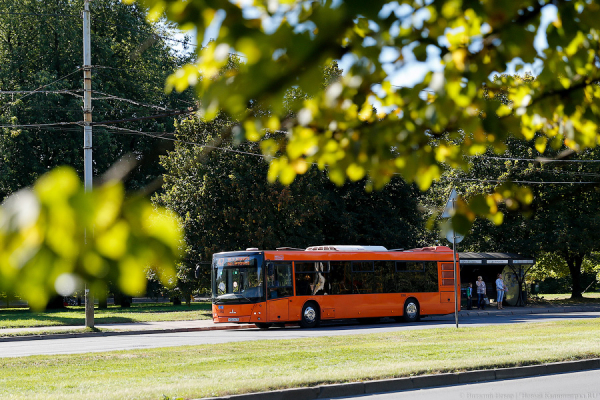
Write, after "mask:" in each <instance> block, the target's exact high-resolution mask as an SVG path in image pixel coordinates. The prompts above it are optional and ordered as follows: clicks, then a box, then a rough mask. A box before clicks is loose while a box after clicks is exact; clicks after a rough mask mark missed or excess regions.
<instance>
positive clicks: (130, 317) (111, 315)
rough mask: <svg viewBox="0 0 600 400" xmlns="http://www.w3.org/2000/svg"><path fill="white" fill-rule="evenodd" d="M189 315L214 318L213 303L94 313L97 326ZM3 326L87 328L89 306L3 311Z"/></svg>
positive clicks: (149, 305)
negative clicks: (143, 317)
mask: <svg viewBox="0 0 600 400" xmlns="http://www.w3.org/2000/svg"><path fill="white" fill-rule="evenodd" d="M186 312H187V313H189V312H196V313H198V312H200V313H201V314H202V315H204V316H208V317H210V316H211V304H210V303H192V304H190V305H189V306H188V305H185V304H183V305H178V306H174V305H172V304H171V303H133V304H131V307H129V308H122V307H121V306H114V305H110V306H109V307H108V308H107V309H98V307H96V308H95V310H94V322H95V323H96V324H117V323H132V322H140V320H139V318H136V317H135V316H136V315H140V314H161V313H186ZM0 320H1V323H0V328H1V327H34V326H62V325H84V324H85V307H84V306H67V307H65V308H63V309H56V310H46V311H42V312H34V311H30V310H29V309H28V308H9V309H2V308H0Z"/></svg>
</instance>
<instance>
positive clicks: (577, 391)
mask: <svg viewBox="0 0 600 400" xmlns="http://www.w3.org/2000/svg"><path fill="white" fill-rule="evenodd" d="M358 398H360V399H361V400H365V399H369V400H439V399H444V400H538V399H540V400H552V399H553V400H583V399H590V400H593V399H600V370H592V371H582V372H569V373H565V374H555V375H544V376H536V377H531V378H520V379H510V380H502V381H493V382H482V383H472V384H468V385H457V386H444V387H437V388H429V389H421V390H408V391H404V392H390V393H381V394H371V395H361V396H356V397H336V400H341V399H358Z"/></svg>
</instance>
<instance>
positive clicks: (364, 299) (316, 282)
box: [211, 246, 460, 329]
mask: <svg viewBox="0 0 600 400" xmlns="http://www.w3.org/2000/svg"><path fill="white" fill-rule="evenodd" d="M211 270H212V303H213V306H212V312H213V321H214V322H215V323H223V322H227V323H232V322H233V323H254V324H256V326H257V327H258V328H261V329H267V328H269V327H270V326H283V325H284V324H285V323H299V324H300V325H301V326H302V327H304V328H311V327H315V326H318V325H319V323H320V321H322V320H334V319H335V320H339V319H350V318H357V319H359V320H361V321H368V322H374V321H375V320H376V319H379V318H382V317H392V318H395V319H397V320H405V321H408V322H414V321H418V320H419V318H420V317H421V316H424V315H439V314H450V313H453V312H454V307H455V306H454V303H455V295H454V263H453V255H452V250H451V249H450V248H448V247H445V246H438V247H424V248H418V249H412V250H387V249H386V248H385V247H382V246H315V247H309V248H307V249H305V250H303V249H291V248H281V249H277V250H258V249H255V248H250V249H246V251H232V252H224V253H218V254H215V255H214V256H213V262H212V268H211ZM458 278H459V277H458ZM457 296H460V291H459V292H458V294H457Z"/></svg>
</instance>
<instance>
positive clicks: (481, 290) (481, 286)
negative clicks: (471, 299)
mask: <svg viewBox="0 0 600 400" xmlns="http://www.w3.org/2000/svg"><path fill="white" fill-rule="evenodd" d="M475 284H476V285H477V309H478V310H483V309H485V301H484V300H483V299H484V298H485V282H484V281H483V278H482V277H481V276H478V277H477V282H475Z"/></svg>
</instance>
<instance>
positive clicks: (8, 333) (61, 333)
mask: <svg viewBox="0 0 600 400" xmlns="http://www.w3.org/2000/svg"><path fill="white" fill-rule="evenodd" d="M593 311H600V305H577V306H557V307H547V306H544V307H540V306H527V307H506V308H504V309H502V310H498V309H495V308H492V307H488V308H487V309H486V310H470V311H468V310H462V311H460V312H459V318H460V317H474V316H482V317H483V316H490V315H523V314H548V313H571V312H593ZM451 315H453V314H451ZM84 328H85V327H84V326H82V325H68V326H44V327H34V328H10V329H0V341H2V342H5V341H13V340H14V341H23V340H36V339H51V338H60V337H66V336H69V337H75V336H94V335H97V336H106V335H138V334H149V333H168V332H196V331H209V330H229V329H250V328H255V325H254V324H215V323H213V322H212V320H193V321H164V322H137V323H122V324H96V325H95V328H96V329H98V332H83V330H84Z"/></svg>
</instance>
